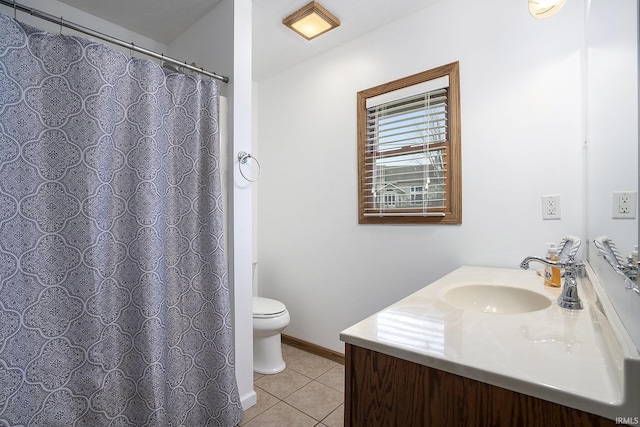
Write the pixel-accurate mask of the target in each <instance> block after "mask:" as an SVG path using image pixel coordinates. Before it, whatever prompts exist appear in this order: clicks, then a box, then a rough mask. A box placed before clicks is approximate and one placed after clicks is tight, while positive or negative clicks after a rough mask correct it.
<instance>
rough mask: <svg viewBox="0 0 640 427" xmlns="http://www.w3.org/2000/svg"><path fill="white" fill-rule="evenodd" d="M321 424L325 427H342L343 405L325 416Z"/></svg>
mask: <svg viewBox="0 0 640 427" xmlns="http://www.w3.org/2000/svg"><path fill="white" fill-rule="evenodd" d="M322 424H323V425H325V426H327V427H343V426H344V404H342V405H340V406H338V407H337V408H336V410H335V411H333V412H332V413H330V414H329V415H327V417H326V418H325V419H324V420H322Z"/></svg>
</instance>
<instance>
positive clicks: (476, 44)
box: [257, 0, 584, 352]
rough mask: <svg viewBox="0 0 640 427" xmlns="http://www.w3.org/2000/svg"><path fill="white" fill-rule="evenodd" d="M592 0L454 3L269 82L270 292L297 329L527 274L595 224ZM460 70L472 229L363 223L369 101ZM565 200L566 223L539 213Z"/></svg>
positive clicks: (266, 245) (265, 164) (336, 328)
mask: <svg viewBox="0 0 640 427" xmlns="http://www.w3.org/2000/svg"><path fill="white" fill-rule="evenodd" d="M583 8H584V5H583V4H582V2H579V1H578V2H567V4H566V5H565V8H564V9H563V10H562V12H561V13H559V14H558V15H556V16H554V17H552V18H549V19H546V20H535V19H533V18H531V16H529V14H528V11H527V6H526V2H514V1H512V0H496V1H494V3H493V4H492V8H491V13H487V12H486V10H485V9H483V6H482V5H481V4H480V2H476V1H473V0H448V1H442V2H439V3H436V4H435V5H433V6H430V7H428V8H426V9H424V10H422V11H420V12H418V13H415V14H413V15H411V16H408V17H406V18H404V19H401V20H398V21H396V22H393V23H391V24H390V25H387V26H385V27H382V28H380V29H378V30H376V31H374V32H371V33H369V34H367V35H365V36H363V37H360V38H358V39H356V40H354V41H352V42H350V43H348V44H345V45H343V46H340V47H338V48H336V49H334V50H332V51H330V52H327V53H326V54H323V55H320V56H317V57H315V58H313V59H312V60H309V61H307V62H305V63H302V64H299V65H298V66H296V67H293V68H291V69H288V70H286V71H284V72H281V73H279V74H276V75H274V76H271V77H269V78H267V79H265V80H263V81H260V82H258V90H259V96H258V117H257V127H258V131H257V144H258V146H259V149H260V162H261V164H262V175H261V177H260V181H259V183H258V205H259V211H258V214H257V224H258V230H257V236H258V237H257V238H258V269H259V278H260V283H259V286H260V287H259V289H260V293H261V295H262V296H266V297H271V298H276V299H279V300H281V301H283V302H284V303H285V304H286V305H287V307H288V309H289V311H290V313H291V324H290V326H289V327H288V328H287V329H285V331H284V332H285V333H286V334H288V335H291V336H294V337H296V338H300V339H303V340H306V341H309V342H312V343H314V344H317V345H320V346H323V347H326V348H330V349H332V350H335V351H340V352H342V351H344V350H343V349H344V347H343V344H342V343H341V342H340V341H339V333H340V331H341V330H343V329H345V328H347V327H348V326H350V325H352V324H354V323H356V322H358V321H360V320H362V319H363V318H365V317H367V316H369V315H371V314H373V313H374V312H376V311H378V310H380V309H382V308H383V307H385V306H387V305H389V304H390V303H392V302H395V301H397V300H398V299H400V298H403V297H404V296H406V295H408V294H410V293H412V292H414V291H415V290H417V289H419V288H421V287H423V286H425V285H426V284H428V283H430V282H432V281H434V280H435V279H437V278H439V277H441V276H442V275H444V274H446V273H448V272H450V271H451V270H453V269H455V268H457V267H458V266H460V265H486V266H496V267H508V268H517V266H518V264H519V263H520V261H521V260H522V259H523V258H524V257H525V256H527V255H543V254H544V253H545V247H546V246H545V243H546V242H553V241H555V242H557V241H559V240H560V239H561V238H562V237H564V236H565V235H567V234H574V235H578V236H580V235H581V233H582V231H583V229H584V221H583V203H584V200H583V199H584V196H583V190H582V189H583V141H584V130H583V129H584V122H583V99H582V93H583V91H582V89H583V88H582V85H583V82H582V66H583V57H582V55H583V50H582V48H583V42H584V40H583V37H584V11H583ZM453 61H460V73H461V105H462V160H463V172H462V177H463V220H462V225H461V226H451V225H449V226H442V225H441V226H438V225H415V226H412V225H396V226H393V225H359V224H358V220H357V218H358V217H357V160H356V92H358V91H360V90H363V89H367V88H369V87H373V86H376V85H378V84H381V83H384V82H387V81H391V80H395V79H398V78H401V77H404V76H407V75H411V74H414V73H417V72H420V71H424V70H427V69H430V68H433V67H436V66H439V65H443V64H446V63H450V62H453ZM544 194H560V196H561V214H562V219H561V220H558V221H543V220H542V219H541V196H542V195H544Z"/></svg>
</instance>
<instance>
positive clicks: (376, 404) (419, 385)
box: [344, 344, 616, 427]
mask: <svg viewBox="0 0 640 427" xmlns="http://www.w3.org/2000/svg"><path fill="white" fill-rule="evenodd" d="M345 363H346V364H345V424H344V425H345V426H346V427H365V426H367V427H383V426H389V427H423V426H453V427H457V426H494V427H501V426H508V427H511V426H541V427H556V426H568V427H569V426H570V427H576V426H585V427H591V426H614V425H616V423H615V422H614V421H613V420H610V419H607V418H603V417H600V416H598V415H594V414H590V413H588V412H584V411H579V410H576V409H573V408H569V407H566V406H563V405H559V404H557V403H553V402H549V401H546V400H543V399H538V398H535V397H531V396H527V395H525V394H521V393H516V392H514V391H511V390H507V389H504V388H500V387H496V386H493V385H490V384H486V383H482V382H480V381H476V380H472V379H469V378H465V377H462V376H459V375H455V374H450V373H448V372H444V371H441V370H438V369H434V368H429V367H427V366H423V365H420V364H417V363H413V362H408V361H406V360H402V359H399V358H396V357H393V356H388V355H386V354H382V353H378V352H376V351H372V350H368V349H365V348H362V347H358V346H354V345H352V344H346V347H345Z"/></svg>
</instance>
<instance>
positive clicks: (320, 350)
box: [281, 334, 344, 365]
mask: <svg viewBox="0 0 640 427" xmlns="http://www.w3.org/2000/svg"><path fill="white" fill-rule="evenodd" d="M281 336H282V343H283V344H287V345H290V346H291V347H296V348H299V349H300V350H304V351H306V352H308V353H311V354H315V355H316V356H320V357H324V358H325V359H329V360H333V361H334V362H337V363H340V364H341V365H344V354H342V353H338V352H337V351H333V350H329V349H328V348H325V347H321V346H319V345H316V344H313V343H310V342H308V341H305V340H301V339H300V338H295V337H292V336H289V335H286V334H281Z"/></svg>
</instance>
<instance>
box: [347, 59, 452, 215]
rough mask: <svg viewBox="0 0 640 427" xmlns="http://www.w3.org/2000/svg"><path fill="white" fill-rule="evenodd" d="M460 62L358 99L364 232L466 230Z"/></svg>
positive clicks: (370, 91) (382, 88)
mask: <svg viewBox="0 0 640 427" xmlns="http://www.w3.org/2000/svg"><path fill="white" fill-rule="evenodd" d="M459 88H460V76H459V64H458V63H457V62H455V63H452V64H448V65H444V66H442V67H438V68H434V69H432V70H429V71H425V72H423V73H419V74H415V75H413V76H409V77H405V78H403V79H400V80H396V81H393V82H390V83H386V84H383V85H380V86H376V87H374V88H371V89H367V90H364V91H361V92H358V181H359V200H358V204H359V217H360V218H359V221H360V223H361V224H376V223H377V224H389V223H432V224H460V223H461V222H462V183H461V181H462V178H461V177H462V173H461V136H460V89H459Z"/></svg>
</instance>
